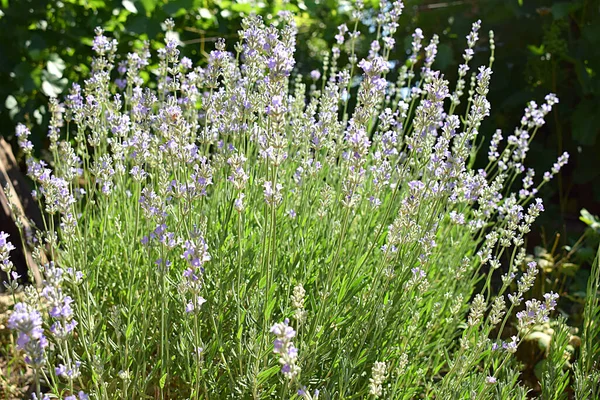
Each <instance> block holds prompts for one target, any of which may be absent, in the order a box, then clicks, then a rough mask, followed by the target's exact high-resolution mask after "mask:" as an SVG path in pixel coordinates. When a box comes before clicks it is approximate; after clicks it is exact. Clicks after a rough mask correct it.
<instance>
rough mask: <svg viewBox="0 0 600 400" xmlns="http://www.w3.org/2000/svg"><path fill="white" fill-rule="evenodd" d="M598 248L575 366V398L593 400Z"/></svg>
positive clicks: (598, 328) (597, 377)
mask: <svg viewBox="0 0 600 400" xmlns="http://www.w3.org/2000/svg"><path fill="white" fill-rule="evenodd" d="M599 261H600V247H598V251H597V253H596V259H595V260H594V264H593V266H592V271H591V276H590V279H589V280H588V287H587V298H586V304H585V311H584V323H583V331H582V335H581V337H582V342H581V351H580V353H579V358H578V360H577V363H576V365H575V385H574V390H575V398H576V399H577V400H579V399H581V400H583V399H594V398H598V396H599V395H600V368H599V365H600V293H598V289H599V288H600V265H599Z"/></svg>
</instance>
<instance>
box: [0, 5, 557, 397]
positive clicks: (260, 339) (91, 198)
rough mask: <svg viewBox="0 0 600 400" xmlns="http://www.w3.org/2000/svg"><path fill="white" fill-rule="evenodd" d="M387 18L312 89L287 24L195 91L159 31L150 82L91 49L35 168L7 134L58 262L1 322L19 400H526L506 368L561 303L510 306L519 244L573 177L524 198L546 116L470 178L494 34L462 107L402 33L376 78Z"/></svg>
mask: <svg viewBox="0 0 600 400" xmlns="http://www.w3.org/2000/svg"><path fill="white" fill-rule="evenodd" d="M402 10H403V4H402V2H401V1H395V2H393V3H388V2H386V1H382V2H381V10H380V11H379V13H378V14H376V15H377V17H376V21H377V26H378V33H379V34H378V39H377V40H376V41H374V42H373V43H372V44H371V46H370V52H369V55H368V56H367V57H366V58H364V59H360V60H359V56H358V54H357V53H356V43H357V40H358V38H359V36H360V26H361V20H362V18H363V14H364V12H365V10H364V9H363V5H362V3H361V2H357V3H356V10H355V13H354V15H353V19H354V20H353V21H351V23H350V26H353V28H348V27H347V26H346V25H342V26H340V28H339V34H338V35H337V36H336V40H337V45H336V46H335V47H333V48H332V49H331V53H330V54H329V55H328V56H327V58H326V63H325V64H324V66H323V68H322V70H318V71H313V72H312V73H311V74H310V76H308V77H303V76H301V75H299V74H297V73H295V72H294V65H295V60H294V48H295V43H296V33H297V29H296V27H295V24H294V18H293V15H291V14H289V13H287V12H282V13H281V14H280V16H279V18H280V21H281V23H280V24H279V25H278V26H275V25H272V26H267V25H266V24H265V23H264V22H263V20H262V19H261V18H259V17H257V16H249V17H247V18H246V19H245V20H244V23H243V29H242V30H241V31H240V32H239V37H240V39H239V41H238V42H237V44H236V46H235V53H230V52H228V51H226V47H225V42H223V41H218V42H217V43H216V46H215V50H213V51H212V52H211V53H210V55H209V57H208V60H206V65H205V66H203V67H200V66H194V65H193V63H192V62H191V60H189V59H187V58H182V59H180V58H179V52H178V49H177V47H178V43H177V41H176V39H175V37H174V36H173V35H171V34H170V32H171V29H172V28H173V22H172V21H167V22H166V23H165V28H166V30H167V34H166V43H165V47H164V48H161V49H159V50H158V52H157V54H156V56H157V58H158V67H157V68H156V69H153V70H150V71H149V72H150V75H149V74H148V68H149V65H150V64H151V63H150V59H151V57H152V55H151V53H150V50H149V49H148V48H143V49H141V50H137V51H135V52H132V53H129V54H128V56H127V58H126V59H123V60H119V59H117V58H116V56H115V50H116V46H117V43H116V41H115V40H113V39H109V38H108V37H106V36H105V34H104V32H103V31H102V30H101V29H97V31H96V33H97V36H96V39H95V40H94V43H93V49H94V51H95V52H96V54H97V57H96V58H95V59H94V61H93V63H92V65H91V72H90V77H89V78H88V79H87V80H86V81H85V82H83V84H81V85H79V84H73V86H72V88H71V90H70V93H69V95H68V96H67V97H66V98H65V99H64V102H62V103H60V102H58V101H57V100H53V101H52V102H51V104H50V108H49V109H50V112H51V115H52V118H51V121H50V126H49V131H48V138H49V140H50V144H51V145H50V150H51V155H52V156H51V158H52V159H51V161H50V162H49V164H47V163H46V162H44V161H37V160H34V159H33V158H32V156H31V154H32V153H31V147H32V146H31V145H30V143H29V141H28V139H27V137H28V135H29V130H28V129H27V127H25V126H23V125H21V126H19V128H18V132H17V136H18V137H19V141H20V143H21V147H22V149H23V151H24V152H25V154H26V155H27V164H28V168H29V171H28V173H29V176H30V177H31V179H32V180H33V181H34V182H35V185H36V189H35V192H34V196H35V197H36V198H37V199H39V202H40V205H41V207H42V208H43V210H44V211H45V213H46V219H45V227H44V229H43V231H42V232H40V233H39V234H38V237H39V240H38V241H37V245H36V246H37V250H36V251H37V253H40V254H41V253H46V254H47V255H48V256H49V257H50V258H51V259H52V260H53V262H52V263H51V264H48V265H46V267H45V268H44V276H45V281H44V287H43V288H42V289H40V290H35V289H34V288H30V289H29V290H28V291H27V301H26V302H25V303H19V304H17V306H16V307H15V311H14V312H13V314H12V316H11V327H12V328H13V329H14V330H15V331H16V332H17V333H18V335H19V338H20V340H19V341H18V345H19V346H20V348H21V350H22V352H23V355H24V356H25V357H26V362H27V363H28V364H29V365H31V367H32V368H34V369H35V371H36V382H37V383H38V384H39V385H38V387H37V389H36V393H35V397H36V398H38V399H39V398H43V396H54V397H57V396H58V397H60V398H63V397H64V398H75V397H74V396H77V398H79V399H81V400H83V399H84V398H87V396H88V395H89V396H90V398H97V399H116V398H124V399H126V398H140V399H141V398H162V399H167V398H170V399H179V398H182V399H183V398H192V399H199V398H206V399H208V398H253V399H261V398H279V397H281V398H307V399H316V398H325V399H350V398H369V397H370V398H378V397H382V398H392V399H410V398H415V397H419V396H425V397H426V398H439V399H447V398H476V399H491V398H498V396H500V398H503V399H524V398H525V397H526V393H527V391H528V390H527V388H525V387H524V386H523V385H522V384H520V382H519V373H518V368H517V363H516V360H515V357H514V353H515V352H516V350H517V347H518V346H519V344H520V342H521V339H522V338H523V337H525V336H526V335H527V334H528V332H529V330H530V329H532V326H533V325H534V324H536V323H538V322H543V321H546V320H547V319H548V318H549V315H550V313H551V311H552V310H553V309H554V308H555V306H556V300H557V295H556V294H554V293H548V294H546V295H545V296H544V299H543V300H542V301H538V300H528V301H527V302H526V303H525V304H521V303H522V301H523V296H524V295H525V293H526V292H528V291H529V290H530V288H531V287H532V285H533V282H534V280H535V277H536V273H537V266H536V264H535V263H531V264H530V265H529V269H527V272H526V273H525V274H523V275H521V274H520V273H519V271H520V270H521V267H522V266H523V265H524V264H525V248H524V237H525V235H526V234H527V232H528V231H529V229H530V226H531V224H532V223H533V222H534V221H535V219H536V217H537V216H538V215H539V214H540V212H542V211H543V206H542V202H541V200H540V199H538V198H536V194H537V192H538V190H539V188H540V187H541V186H542V185H544V184H545V183H546V182H547V181H549V180H550V179H551V178H552V177H553V176H554V175H556V174H557V173H558V172H559V170H560V168H561V167H562V166H563V165H564V164H565V163H566V162H567V159H568V155H566V154H565V155H563V156H561V157H560V158H559V160H558V161H557V163H556V164H555V166H554V167H553V168H552V170H551V171H550V172H548V173H546V174H545V175H544V178H543V179H542V180H540V181H539V183H538V184H537V186H536V183H535V179H534V177H535V176H534V172H533V171H532V170H527V169H526V167H525V158H526V155H527V152H528V150H529V144H530V142H531V140H533V138H534V136H535V134H536V132H537V131H538V129H539V128H540V127H541V126H543V124H544V116H545V115H546V114H547V113H548V112H549V111H550V110H551V108H552V106H553V105H555V104H556V103H557V102H558V99H557V98H556V96H554V95H552V94H550V95H548V96H547V97H546V98H545V100H544V103H543V104H541V105H537V104H536V103H535V102H531V103H529V104H528V106H527V108H526V110H525V114H524V116H523V119H522V120H521V122H520V125H519V126H518V127H517V128H516V129H515V131H514V132H513V133H512V134H511V135H508V137H507V138H506V141H505V140H504V136H503V134H502V133H501V132H500V131H498V132H496V133H495V134H494V137H493V140H492V143H491V146H490V149H489V152H488V159H489V163H488V164H487V167H486V168H484V169H479V170H474V169H473V168H472V165H473V161H474V158H475V156H476V153H477V152H476V146H475V144H476V143H477V141H478V138H479V135H480V132H479V130H480V128H481V124H482V121H483V120H484V119H485V118H486V117H487V116H489V114H490V110H491V106H490V103H489V102H488V101H487V99H486V96H487V94H488V92H489V90H490V82H491V78H492V69H491V67H492V64H493V60H494V56H493V54H494V45H493V33H491V32H490V35H489V40H490V44H491V46H490V48H491V51H492V53H491V56H490V61H489V64H488V65H483V66H472V65H470V62H471V61H472V59H473V54H474V51H475V47H476V43H477V42H478V40H479V35H480V29H481V23H480V22H479V21H477V22H475V23H474V24H473V27H472V31H471V32H470V33H469V34H468V36H467V49H466V50H465V53H464V63H462V64H461V65H460V66H459V73H458V76H459V79H458V82H457V83H456V84H455V85H450V83H449V82H448V81H447V80H445V79H444V75H443V74H442V73H441V72H439V71H435V70H434V69H432V68H433V64H434V61H435V57H436V54H437V45H438V43H439V38H438V36H436V35H434V36H432V38H431V39H430V41H429V43H428V44H426V45H425V43H426V41H425V37H424V33H423V32H422V31H421V30H419V29H417V30H416V31H415V33H414V34H413V42H412V53H411V54H410V55H409V57H408V59H407V60H406V61H405V62H404V64H402V66H401V67H400V68H399V71H391V68H390V65H391V64H390V56H391V55H392V54H393V53H394V52H395V50H394V49H395V48H396V46H395V40H394V35H395V33H396V31H397V29H398V26H399V18H400V16H401V14H402ZM346 59H347V62H342V60H346ZM400 61H401V62H402V60H400ZM472 69H474V70H475V72H470V71H471V70H472ZM394 74H395V75H397V77H396V78H395V79H394V80H393V81H390V77H391V76H392V75H394ZM144 76H152V77H153V78H152V79H150V80H149V81H148V82H147V81H146V80H145V78H144ZM357 81H358V82H359V84H358V87H357V88H355V87H354V84H353V82H357ZM468 82H470V83H468ZM351 98H352V99H354V98H355V102H356V104H355V105H354V106H349V104H350V99H351ZM459 111H460V114H459ZM520 182H522V183H520ZM0 237H3V236H0ZM2 240H5V238H3V239H2ZM3 246H6V245H3ZM0 248H1V249H4V247H0ZM9 249H10V247H9ZM2 251H3V253H2V257H4V250H2ZM503 261H504V262H505V263H506V264H505V265H504V266H502V262H503ZM3 265H9V266H10V264H8V263H7V262H5V261H4V258H3ZM79 271H81V272H79ZM493 275H501V276H502V282H503V284H502V287H501V288H500V289H499V290H498V291H493V290H492V285H491V282H492V276H493ZM476 288H482V289H481V290H480V291H479V290H478V289H476ZM517 311H518V312H517ZM515 315H516V318H517V321H518V323H517V324H515V329H514V330H513V332H514V334H513V335H512V337H510V338H509V337H508V334H507V332H506V328H507V327H508V326H511V327H512V322H509V321H511V318H513V317H514V316H515ZM37 378H39V379H37ZM40 382H41V383H40Z"/></svg>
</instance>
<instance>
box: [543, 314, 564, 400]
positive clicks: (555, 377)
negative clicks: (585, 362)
mask: <svg viewBox="0 0 600 400" xmlns="http://www.w3.org/2000/svg"><path fill="white" fill-rule="evenodd" d="M570 338H571V332H570V331H569V327H568V326H567V325H566V324H565V321H564V320H560V321H558V324H556V326H555V327H554V332H553V334H552V339H551V341H550V347H549V348H548V356H547V357H546V359H545V360H543V361H541V362H540V364H541V367H540V369H541V376H542V379H541V381H540V384H541V386H542V399H544V400H566V399H567V398H568V397H567V393H566V392H565V390H566V388H567V385H568V384H569V374H568V371H567V363H568V360H569V359H570V357H571V354H570V353H569V352H568V351H567V346H568V345H569V340H570Z"/></svg>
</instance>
